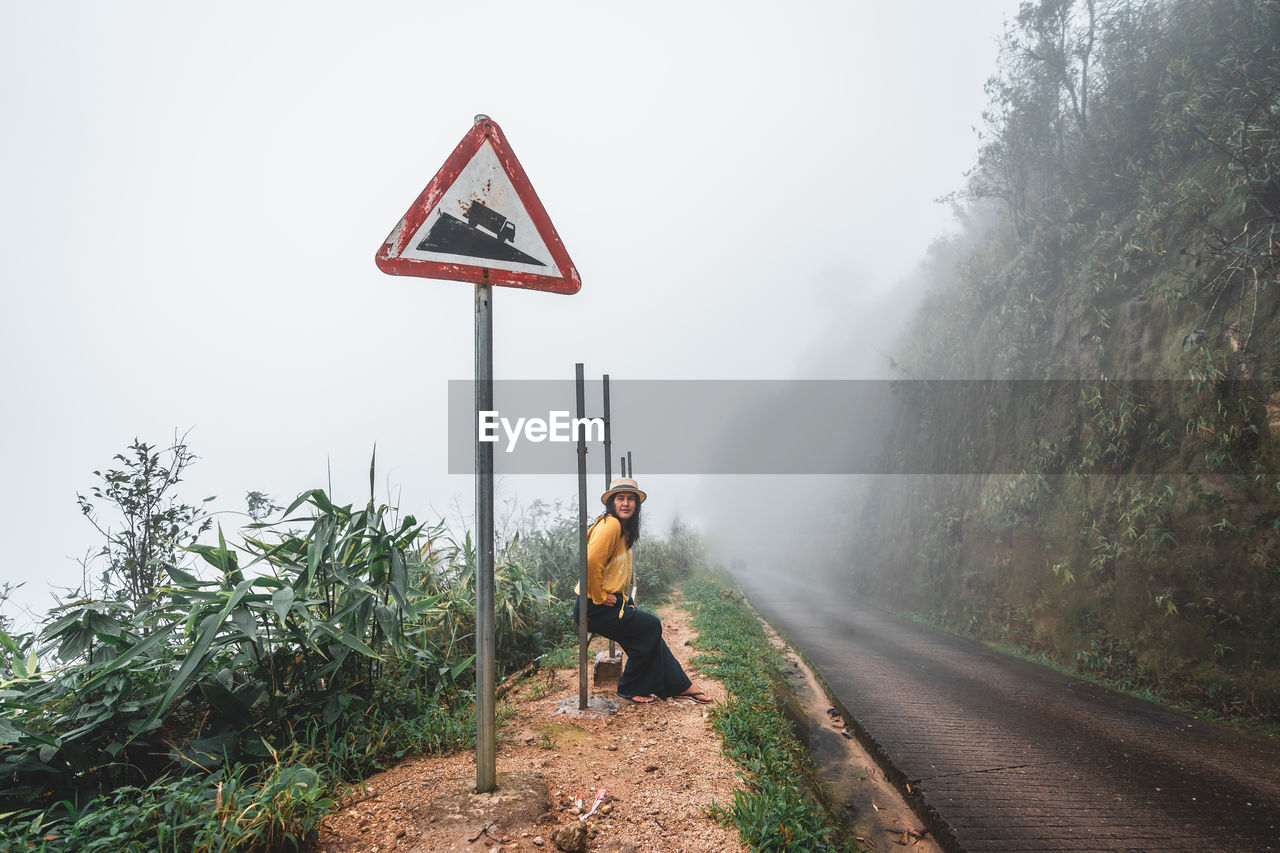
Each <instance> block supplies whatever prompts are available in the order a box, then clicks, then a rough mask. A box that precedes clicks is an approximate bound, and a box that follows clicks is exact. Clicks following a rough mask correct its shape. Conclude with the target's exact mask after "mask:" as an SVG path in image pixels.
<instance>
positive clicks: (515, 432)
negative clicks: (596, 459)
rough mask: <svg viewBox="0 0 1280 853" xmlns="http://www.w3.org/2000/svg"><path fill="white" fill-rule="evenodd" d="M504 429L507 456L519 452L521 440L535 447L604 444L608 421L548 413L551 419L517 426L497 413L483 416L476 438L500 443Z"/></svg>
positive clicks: (522, 420) (520, 420)
mask: <svg viewBox="0 0 1280 853" xmlns="http://www.w3.org/2000/svg"><path fill="white" fill-rule="evenodd" d="M499 428H501V431H502V434H503V435H505V436H506V437H507V447H506V452H507V453H511V452H513V451H514V450H515V449H516V445H517V444H518V443H519V442H520V439H522V438H523V439H524V440H525V441H530V442H533V443H535V444H537V443H539V442H543V441H562V442H570V441H577V440H578V439H579V438H581V437H584V436H585V438H586V440H587V441H604V418H571V417H569V413H568V412H547V419H546V420H543V419H542V418H516V420H515V423H512V422H511V420H510V419H508V418H504V417H502V416H501V415H499V414H498V413H497V412H480V415H479V419H478V421H477V423H476V437H477V438H478V439H479V440H480V441H487V442H497V441H498V440H499V439H500V436H499V434H498V431H499Z"/></svg>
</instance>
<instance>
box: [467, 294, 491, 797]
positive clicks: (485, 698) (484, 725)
mask: <svg viewBox="0 0 1280 853" xmlns="http://www.w3.org/2000/svg"><path fill="white" fill-rule="evenodd" d="M491 411H493V287H492V285H488V284H477V285H476V417H475V419H474V420H473V421H472V426H473V428H474V427H475V425H476V424H478V423H479V419H480V412H491ZM494 646H495V638H494V625H493V444H492V443H491V442H487V441H480V436H479V433H478V432H477V434H476V792H477V793H480V794H485V793H488V792H489V791H492V790H493V789H494V788H495V787H497V763H496V755H495V753H496V751H497V747H496V733H495V731H494V705H495V704H496V698H495V695H494V687H495V678H494V666H495V665H494Z"/></svg>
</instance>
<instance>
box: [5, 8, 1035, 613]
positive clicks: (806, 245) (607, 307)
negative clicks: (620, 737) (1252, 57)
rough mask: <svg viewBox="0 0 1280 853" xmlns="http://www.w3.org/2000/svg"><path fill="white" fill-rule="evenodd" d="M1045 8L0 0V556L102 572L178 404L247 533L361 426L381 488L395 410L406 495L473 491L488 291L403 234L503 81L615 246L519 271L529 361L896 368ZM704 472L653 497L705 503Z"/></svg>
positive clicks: (66, 576) (684, 505) (526, 489)
mask: <svg viewBox="0 0 1280 853" xmlns="http://www.w3.org/2000/svg"><path fill="white" fill-rule="evenodd" d="M1016 6H1017V3H1016V2H1015V0H977V2H965V3H953V2H944V0H896V2H893V3H886V2H869V1H868V0H845V2H837V0H827V2H792V3H787V4H779V3H775V2H762V1H761V0H732V2H731V0H723V2H702V3H699V2H680V3H671V2H651V3H645V4H640V5H635V4H631V5H628V6H625V7H624V6H623V5H622V4H605V3H588V2H581V3H565V2H561V3H556V2H543V3H528V2H494V1H493V0H490V2H484V3H466V4H463V3H444V2H398V3H397V2H377V0H373V2H362V3H333V2H329V3H324V2H316V0H308V2H305V3H304V2H269V3H264V2H243V0H233V2H222V3H217V4H193V3H174V2H163V1H162V0H145V1H144V0H135V2H129V0H121V1H120V2H113V3H99V2H90V0H75V1H74V2H73V0H66V2H46V3H20V2H16V0H15V2H3V3H0V80H3V83H0V116H3V120H4V128H5V129H4V132H3V133H2V134H0V175H2V176H3V184H2V191H0V287H2V293H3V302H2V303H0V304H2V308H0V356H2V358H0V389H2V391H3V400H4V414H5V417H3V419H0V453H2V454H3V469H2V470H3V471H4V473H5V478H6V484H5V488H3V489H0V536H2V537H3V542H4V553H5V558H4V560H3V562H2V563H0V580H3V581H11V582H18V581H25V582H26V587H25V588H24V590H23V591H22V592H21V593H20V594H19V596H18V599H19V600H20V601H21V602H23V603H27V604H30V605H31V606H33V607H34V608H35V609H36V610H37V611H38V612H40V613H43V611H44V610H45V609H46V607H47V606H49V605H50V604H52V599H51V597H50V595H49V593H48V591H47V590H48V586H47V585H48V583H49V582H51V581H52V582H57V583H60V584H61V585H64V586H66V585H74V584H76V583H78V581H79V567H78V565H77V564H76V563H75V561H74V559H73V558H74V557H75V556H77V555H81V554H84V553H85V552H86V551H88V550H90V549H92V548H96V547H98V546H99V545H100V544H101V543H100V541H99V539H98V537H97V535H96V533H95V532H94V531H93V530H92V528H91V527H90V526H89V524H88V523H87V522H86V521H85V520H83V519H82V518H81V517H80V515H79V512H78V510H77V507H76V501H75V496H76V493H77V492H86V493H87V492H88V490H89V489H90V487H91V486H92V485H93V484H94V482H95V480H94V478H93V476H92V473H91V472H92V471H93V470H95V469H103V468H105V467H107V466H109V465H110V464H111V457H112V456H113V454H115V453H118V452H121V451H123V450H124V449H125V448H126V447H127V445H128V444H129V443H130V442H131V441H132V440H133V439H134V438H135V437H137V438H140V439H143V440H145V441H148V442H150V443H153V444H157V445H162V446H163V445H164V444H165V443H166V442H168V441H169V440H171V439H172V437H173V435H174V431H175V429H177V430H179V431H185V430H187V429H191V433H190V437H189V440H190V443H191V446H192V448H193V449H194V450H195V452H196V453H197V454H198V455H199V456H200V457H201V461H200V462H199V463H197V465H196V466H195V467H193V468H192V469H191V470H190V472H189V478H188V482H187V483H186V484H185V487H184V492H183V494H184V496H185V497H186V498H187V499H188V500H190V501H191V502H193V503H194V502H197V501H198V500H199V499H200V498H202V497H204V496H206V495H217V496H218V500H217V501H216V502H215V504H214V506H215V507H217V508H218V509H220V510H223V511H225V512H226V514H225V515H222V516H220V519H221V520H222V523H223V526H224V528H225V529H226V530H227V532H228V534H229V535H231V537H232V538H233V539H234V538H235V530H236V528H237V527H238V526H239V525H240V524H241V523H243V521H244V519H243V518H242V517H241V516H238V515H235V514H234V513H235V512H238V511H242V510H243V508H244V494H245V492H246V491H248V490H261V491H265V492H268V493H269V494H271V495H273V496H275V497H276V498H277V500H278V502H280V503H287V502H288V501H289V500H290V499H292V498H293V497H294V496H295V495H297V494H298V493H299V492H301V491H303V490H305V489H308V488H313V487H317V486H324V485H325V483H326V477H327V474H326V464H327V461H328V463H329V464H331V466H332V473H333V482H334V488H335V493H336V495H335V496H336V497H337V498H338V499H339V500H341V501H343V502H356V503H360V502H363V500H364V499H365V496H366V494H367V485H366V484H367V471H368V465H369V458H370V454H371V451H372V449H373V447H374V445H375V443H376V445H377V452H378V460H379V479H380V481H381V484H380V491H382V492H383V497H385V493H386V490H387V489H388V488H390V489H391V490H392V491H393V492H394V493H395V494H396V495H398V498H399V503H400V506H401V508H402V509H403V510H405V511H406V512H413V513H416V514H418V515H419V516H420V517H422V516H427V517H430V516H433V515H436V514H441V515H447V514H451V513H452V512H454V508H455V507H458V506H460V507H462V509H463V510H464V511H467V512H469V511H470V507H471V501H472V494H473V493H472V489H473V486H472V483H471V480H470V478H463V477H449V476H448V475H447V474H446V473H445V472H446V453H445V448H444V446H443V441H444V421H445V415H444V409H443V405H444V398H445V391H446V383H447V381H448V380H449V379H466V378H469V377H471V376H472V373H473V337H472V335H473V313H472V312H473V290H472V288H471V286H470V285H466V284H461V283H455V282H436V281H427V280H421V279H412V278H394V277H389V276H386V275H383V274H382V273H381V272H379V271H378V269H377V268H376V267H375V266H374V262H373V258H374V254H375V252H376V251H377V249H378V247H379V246H380V245H381V243H382V241H383V239H384V238H385V237H386V235H387V233H388V232H389V231H390V230H391V228H392V227H393V226H394V225H395V224H396V222H397V221H398V220H399V218H400V216H401V215H402V214H403V213H404V212H405V210H406V209H407V208H408V206H409V204H410V203H411V202H412V201H413V199H414V198H415V197H416V196H417V194H418V193H419V191H420V190H421V189H422V188H423V186H425V185H426V183H427V182H428V181H429V180H430V178H431V177H432V175H433V174H434V173H435V171H436V169H437V168H439V166H440V165H441V164H442V163H443V162H444V159H445V158H446V157H447V156H448V154H449V153H450V152H451V151H452V150H453V147H454V146H455V145H456V144H457V142H458V140H460V139H461V138H462V136H463V135H464V134H465V133H466V132H467V130H468V129H469V128H470V126H471V123H472V118H473V116H474V115H475V114H476V113H485V114H487V115H489V116H491V117H492V118H493V119H494V120H496V121H497V122H498V123H499V124H500V125H501V127H502V129H503V131H504V132H505V134H506V136H507V138H508V140H509V142H510V144H511V146H512V148H513V149H514V150H515V152H516V153H517V155H518V156H519V158H520V161H521V163H522V164H523V166H524V168H525V170H526V172H527V173H528V175H529V178H530V179H531V181H532V183H533V186H534V188H535V189H536V190H537V192H538V195H539V197H540V199H541V200H542V203H543V205H544V206H545V207H546V209H547V212H548V213H549V215H550V217H551V219H552V221H553V222H554V223H555V227H556V229H557V231H558V232H559V234H560V236H561V238H562V239H563V241H564V243H565V246H566V247H567V249H568V251H569V254H570V256H571V257H572V258H573V261H574V263H575V265H576V266H577V268H578V271H579V272H580V274H581V276H582V280H583V287H582V291H581V292H580V293H579V294H577V295H575V296H560V295H555V294H546V293H531V292H523V291H517V290H511V289H500V290H498V291H497V292H496V293H495V299H494V315H495V373H496V375H497V377H498V378H504V379H525V378H528V379H535V378H536V379H543V378H571V377H572V375H573V366H574V363H575V362H578V361H582V362H585V364H586V371H587V374H588V376H592V377H596V376H599V374H601V373H609V374H610V375H611V376H613V377H615V378H619V379H621V378H626V379H652V378H681V379H685V378H708V379H711V378H715V379H721V378H761V379H777V378H789V377H793V376H796V377H804V378H863V377H868V376H879V375H883V373H884V366H883V364H881V363H880V361H879V360H878V358H877V356H876V352H877V348H878V347H883V346H884V345H885V342H886V341H887V337H888V335H889V334H890V333H891V332H892V331H893V330H894V329H896V327H897V324H898V322H899V321H900V318H901V315H902V313H903V311H904V310H905V308H906V307H909V303H910V299H911V298H912V295H911V294H909V293H903V292H901V282H902V280H903V279H904V278H905V277H906V276H907V275H908V274H909V273H910V272H911V271H912V269H913V268H914V267H915V266H916V264H917V263H918V261H919V260H920V258H921V257H922V255H923V253H924V251H925V249H926V248H927V246H928V244H929V243H930V242H931V241H932V240H933V239H934V238H935V237H937V236H938V235H940V234H942V233H944V232H945V231H946V230H947V229H948V228H949V213H948V211H947V209H946V208H945V207H944V206H943V205H939V204H936V203H934V201H933V199H935V198H936V197H938V196H940V195H942V194H944V193H947V192H949V191H952V190H955V189H957V188H959V187H960V186H961V184H962V181H963V177H962V175H963V172H964V171H965V170H966V169H967V168H968V167H969V166H970V165H972V163H973V160H974V154H975V150H976V144H977V143H976V138H975V135H974V133H973V131H972V129H971V128H972V126H974V125H977V124H979V122H980V113H981V110H982V108H983V106H984V104H985V96H984V94H983V89H982V87H983V82H984V80H985V79H986V78H987V76H988V75H989V74H990V73H991V72H992V70H993V69H994V64H995V54H996V39H997V37H998V36H999V34H1000V31H1001V27H1002V21H1003V19H1004V18H1005V17H1006V16H1010V15H1012V14H1013V12H1014V11H1015V10H1016ZM894 303H899V304H898V305H897V308H896V313H888V314H886V313H884V311H885V309H886V307H894ZM623 449H625V448H623ZM643 465H644V462H643V460H639V461H637V468H638V470H639V471H640V472H641V474H643V470H644V467H643ZM660 479H664V480H665V479H666V478H660ZM676 479H677V478H671V482H670V483H669V484H667V485H668V486H669V488H667V489H666V492H667V494H666V495H665V496H664V495H663V494H662V492H663V489H662V488H661V485H660V484H659V485H660V488H658V489H655V488H653V485H655V484H652V483H646V488H647V489H648V491H649V493H650V496H651V497H658V498H661V499H660V500H657V501H651V502H650V504H648V505H646V510H647V511H648V512H649V513H650V514H651V517H656V518H657V519H669V518H670V517H671V516H672V514H674V513H676V512H681V513H683V514H684V515H685V516H686V517H693V518H694V519H695V520H696V518H697V516H698V508H697V506H696V505H695V504H696V502H695V500H694V498H693V497H692V495H693V494H694V492H693V491H691V490H690V488H689V486H688V484H681V483H677V482H675V480H676ZM591 488H592V491H593V492H596V491H598V489H596V486H595V484H594V483H593V484H592V487H591ZM501 489H502V491H501V493H500V495H499V500H500V501H501V500H503V498H504V497H505V498H509V497H512V496H518V497H520V498H521V499H527V498H530V497H533V496H536V495H537V494H542V495H543V496H546V497H550V496H554V495H557V494H558V495H562V496H563V497H565V498H568V499H572V498H574V497H576V493H577V487H576V484H575V482H574V480H573V479H572V478H568V479H566V480H564V481H563V482H558V483H555V484H553V485H551V486H547V485H546V484H540V483H522V482H503V483H502V484H501Z"/></svg>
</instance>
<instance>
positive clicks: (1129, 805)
mask: <svg viewBox="0 0 1280 853" xmlns="http://www.w3.org/2000/svg"><path fill="white" fill-rule="evenodd" d="M737 580H738V582H739V583H740V584H741V586H742V588H743V590H744V591H745V592H746V594H747V597H748V599H749V601H750V602H751V604H752V605H753V606H754V607H755V608H756V609H757V610H759V611H760V612H761V613H762V614H763V615H764V616H765V617H766V618H767V619H768V620H769V621H770V622H771V623H772V624H773V625H774V626H775V627H776V628H777V629H778V630H780V631H781V632H783V633H784V634H785V635H786V636H787V638H788V639H789V640H791V642H793V643H794V644H795V645H797V646H798V647H799V648H800V650H801V651H802V652H803V653H804V655H805V656H806V657H807V658H808V659H809V660H810V661H811V662H812V664H813V665H814V666H815V667H816V669H817V670H818V672H819V673H820V675H821V677H822V678H823V679H824V680H825V681H826V683H827V685H828V686H829V688H830V689H831V691H832V692H833V693H834V694H835V696H836V698H837V701H838V702H839V703H840V704H842V705H843V706H844V710H846V711H847V712H848V714H849V715H850V716H851V717H852V719H854V720H856V721H857V723H858V724H859V725H860V726H861V727H862V728H863V729H864V730H865V731H866V732H867V734H868V735H869V736H870V737H871V738H872V739H873V740H874V741H875V743H876V744H878V746H879V748H880V750H882V751H883V753H884V754H885V755H886V756H887V758H888V759H889V761H890V762H891V763H892V764H893V766H894V767H896V768H897V769H898V770H899V771H901V773H902V774H903V775H904V776H905V779H906V780H907V781H908V782H909V783H910V784H911V787H912V789H913V791H914V792H915V793H916V794H918V795H919V796H921V797H922V798H923V800H924V802H925V803H927V805H928V806H929V807H930V808H931V809H932V810H933V811H934V814H935V816H936V818H937V819H938V820H940V821H941V823H942V824H944V829H945V830H948V831H949V832H950V833H951V834H952V835H953V838H954V842H955V843H956V844H958V845H959V846H960V847H961V848H963V849H964V850H968V851H980V850H999V851H1013V850H1027V851H1033V850H1034V851H1044V850H1072V851H1083V850H1161V851H1164V850H1233V851H1240V850H1280V772H1278V771H1277V768H1280V743H1277V742H1276V741H1275V740H1273V739H1268V738H1263V737H1260V736H1253V735H1249V734H1246V733H1242V732H1238V731H1235V730H1233V729H1229V728H1226V727H1224V726H1221V725H1218V724H1215V723H1210V722H1206V721H1204V720H1201V719H1197V718H1195V717H1191V716H1188V715H1185V714H1180V713H1176V712H1173V711H1169V710H1166V709H1164V708H1160V707H1158V706H1156V705H1153V704H1150V703H1148V702H1143V701H1140V700H1137V699H1132V698H1130V697H1127V696H1122V695H1120V694H1118V693H1115V692H1112V691H1110V690H1106V689H1104V688H1101V687H1098V686H1096V685H1093V684H1090V683H1088V682H1084V681H1079V680H1076V679H1072V678H1069V677H1067V676H1064V675H1061V674H1059V673H1056V672H1054V671H1052V670H1050V669H1047V668H1044V667H1041V666H1037V665H1035V664H1031V663H1028V662H1025V661H1020V660H1016V659H1014V658H1010V657H1007V656H1004V655H1001V654H999V653H997V652H994V651H991V650H990V649H988V648H986V647H984V646H982V645H980V644H978V643H975V642H972V641H969V640H965V639H962V638H957V637H953V636H950V635H947V634H944V633H942V632H939V631H934V630H931V629H928V628H924V627H921V626H918V625H915V624H913V623H910V622H907V621H904V620H902V619H900V618H898V617H896V616H894V615H892V614H889V613H886V612H885V611H882V610H879V609H876V608H874V607H871V606H869V605H867V604H864V603H861V602H859V601H857V600H855V599H853V598H851V597H848V596H846V595H845V594H842V593H840V592H838V591H834V590H831V589H828V588H826V587H824V586H822V585H820V584H818V583H816V582H804V583H799V582H797V578H796V577H795V575H794V574H790V575H787V574H783V573H778V574H775V575H770V574H766V573H759V572H753V573H740V574H739V575H738V577H737Z"/></svg>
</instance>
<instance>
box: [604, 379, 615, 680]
mask: <svg viewBox="0 0 1280 853" xmlns="http://www.w3.org/2000/svg"><path fill="white" fill-rule="evenodd" d="M612 482H613V438H612V434H611V432H610V426H609V374H607V373H606V374H605V375H604V488H605V491H608V490H609V484H610V483H612ZM615 652H616V649H614V647H613V640H610V641H609V657H610V658H612V657H613V656H614V654H615Z"/></svg>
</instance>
